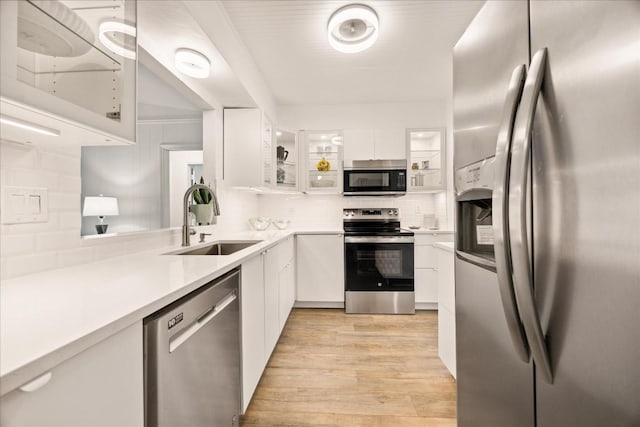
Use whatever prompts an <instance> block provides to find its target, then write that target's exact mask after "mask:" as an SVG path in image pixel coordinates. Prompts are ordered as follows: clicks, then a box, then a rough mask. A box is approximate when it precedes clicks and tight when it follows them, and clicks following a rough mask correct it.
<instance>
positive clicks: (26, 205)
mask: <svg viewBox="0 0 640 427" xmlns="http://www.w3.org/2000/svg"><path fill="white" fill-rule="evenodd" d="M0 213H1V214H2V215H1V216H2V223H3V224H25V223H30V222H47V221H48V220H49V197H48V191H47V189H46V188H41V187H10V186H3V187H2V207H1V208H0Z"/></svg>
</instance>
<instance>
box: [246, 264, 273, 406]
mask: <svg viewBox="0 0 640 427" xmlns="http://www.w3.org/2000/svg"><path fill="white" fill-rule="evenodd" d="M263 261H264V255H258V256H256V257H254V258H251V259H249V260H247V261H246V262H244V263H243V264H242V269H241V272H240V278H241V279H240V301H241V304H242V309H241V310H240V312H241V316H242V318H241V330H242V412H244V411H246V410H247V407H248V406H249V402H250V401H251V396H253V392H254V391H255V389H256V387H257V386H258V382H259V381H260V377H261V376H262V371H263V370H264V367H265V365H266V363H267V358H266V357H265V351H264V350H265V339H264V338H265V334H264V332H265V329H264V320H265V318H264V309H265V299H264V290H265V289H264V271H263V268H264V267H263Z"/></svg>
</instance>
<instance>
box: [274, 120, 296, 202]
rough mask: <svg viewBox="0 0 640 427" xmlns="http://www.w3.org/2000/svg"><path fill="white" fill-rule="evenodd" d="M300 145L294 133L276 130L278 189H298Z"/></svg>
mask: <svg viewBox="0 0 640 427" xmlns="http://www.w3.org/2000/svg"><path fill="white" fill-rule="evenodd" d="M297 147H298V144H297V136H296V134H295V133H294V132H290V131H287V130H284V129H278V130H276V187H277V188H278V189H280V190H292V191H295V190H297V189H298V149H297Z"/></svg>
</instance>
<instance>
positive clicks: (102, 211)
mask: <svg viewBox="0 0 640 427" xmlns="http://www.w3.org/2000/svg"><path fill="white" fill-rule="evenodd" d="M119 214H120V211H119V210H118V199H117V198H115V197H104V196H87V197H85V198H84V207H83V209H82V216H114V215H119Z"/></svg>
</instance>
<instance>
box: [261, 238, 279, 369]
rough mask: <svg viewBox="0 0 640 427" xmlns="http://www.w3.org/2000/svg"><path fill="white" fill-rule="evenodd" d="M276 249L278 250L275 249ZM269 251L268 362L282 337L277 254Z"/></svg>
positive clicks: (266, 264) (266, 261) (266, 293)
mask: <svg viewBox="0 0 640 427" xmlns="http://www.w3.org/2000/svg"><path fill="white" fill-rule="evenodd" d="M274 249H277V247H276V248H274ZM274 249H270V250H267V252H266V254H265V257H264V335H265V351H264V352H265V355H266V360H269V357H271V352H272V351H273V349H274V348H275V346H276V343H277V342H278V338H279V337H280V284H279V270H278V265H277V262H276V261H277V259H278V257H277V255H278V254H277V252H276V251H274Z"/></svg>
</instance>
